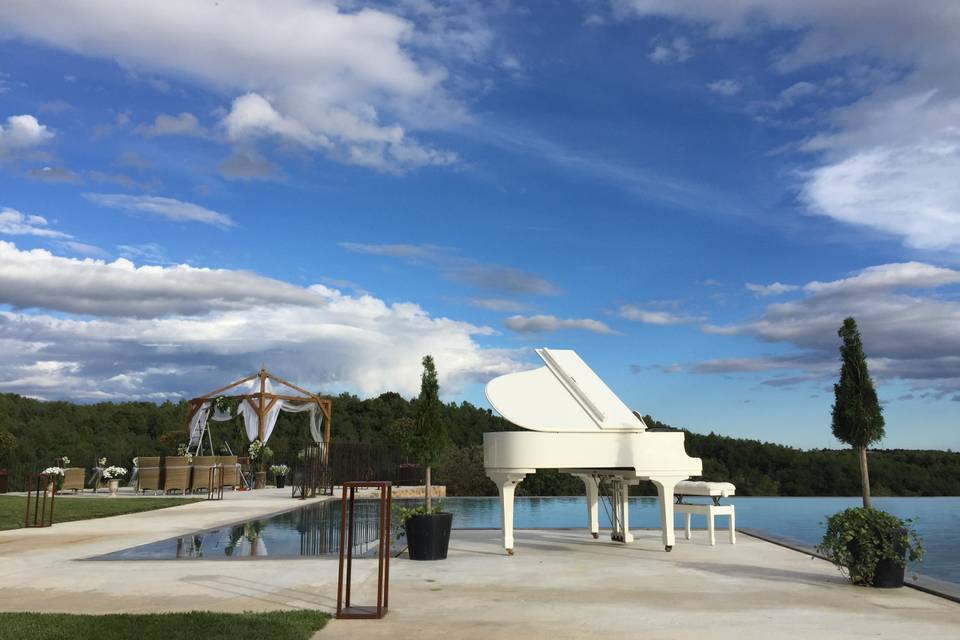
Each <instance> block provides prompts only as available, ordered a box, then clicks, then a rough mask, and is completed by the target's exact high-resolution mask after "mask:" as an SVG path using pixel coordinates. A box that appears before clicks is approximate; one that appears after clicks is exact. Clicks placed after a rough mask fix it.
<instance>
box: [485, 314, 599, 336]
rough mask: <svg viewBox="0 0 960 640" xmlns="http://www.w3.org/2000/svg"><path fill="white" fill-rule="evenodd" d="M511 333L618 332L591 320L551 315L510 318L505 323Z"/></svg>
mask: <svg viewBox="0 0 960 640" xmlns="http://www.w3.org/2000/svg"><path fill="white" fill-rule="evenodd" d="M503 324H504V325H506V327H507V328H508V329H510V330H511V331H516V332H517V333H545V332H548V331H560V330H562V329H575V330H580V331H590V332H591V333H604V334H608V335H616V334H617V332H616V331H614V330H613V329H611V328H610V327H608V326H607V325H606V324H605V323H603V322H600V321H599V320H593V319H591V318H558V317H556V316H550V315H536V316H522V315H516V316H510V317H509V318H507V319H505V320H504V321H503Z"/></svg>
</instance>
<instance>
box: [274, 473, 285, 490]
mask: <svg viewBox="0 0 960 640" xmlns="http://www.w3.org/2000/svg"><path fill="white" fill-rule="evenodd" d="M276 481H277V489H283V488H284V487H285V486H287V478H286V476H277V477H276Z"/></svg>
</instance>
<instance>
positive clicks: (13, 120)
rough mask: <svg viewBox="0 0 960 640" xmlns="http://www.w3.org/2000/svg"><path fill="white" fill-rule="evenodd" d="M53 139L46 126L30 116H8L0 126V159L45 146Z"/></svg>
mask: <svg viewBox="0 0 960 640" xmlns="http://www.w3.org/2000/svg"><path fill="white" fill-rule="evenodd" d="M53 137H54V134H53V132H52V131H50V129H48V128H47V125H45V124H40V123H39V122H38V121H37V119H36V118H34V117H33V116H31V115H20V116H9V117H8V118H7V123H6V124H0V159H3V158H4V157H7V156H9V155H10V154H11V153H13V152H15V151H23V150H25V149H31V148H33V147H38V146H40V145H42V144H46V143H47V142H50V141H51V140H53Z"/></svg>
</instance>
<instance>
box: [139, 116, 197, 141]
mask: <svg viewBox="0 0 960 640" xmlns="http://www.w3.org/2000/svg"><path fill="white" fill-rule="evenodd" d="M136 131H137V133H140V134H142V135H144V136H147V137H148V138H153V137H156V136H191V137H194V138H202V137H204V136H206V135H207V131H206V129H204V128H203V127H202V126H201V125H200V121H199V120H197V117H196V116H195V115H193V114H192V113H188V112H186V111H184V112H183V113H181V114H179V115H176V116H171V115H168V114H166V113H161V114H160V115H158V116H157V117H156V118H154V120H153V122H152V123H151V124H142V125H140V126H138V127H137V128H136Z"/></svg>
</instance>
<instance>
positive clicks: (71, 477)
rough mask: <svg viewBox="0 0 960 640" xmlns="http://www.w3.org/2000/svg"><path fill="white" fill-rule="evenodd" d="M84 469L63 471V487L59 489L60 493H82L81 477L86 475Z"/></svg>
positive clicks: (76, 468)
mask: <svg viewBox="0 0 960 640" xmlns="http://www.w3.org/2000/svg"><path fill="white" fill-rule="evenodd" d="M86 471H87V470H86V469H84V468H83V467H70V468H69V469H64V470H63V486H61V487H60V491H61V492H63V491H71V490H72V491H73V492H74V493H76V492H77V491H83V477H84V474H85V473H86Z"/></svg>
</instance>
